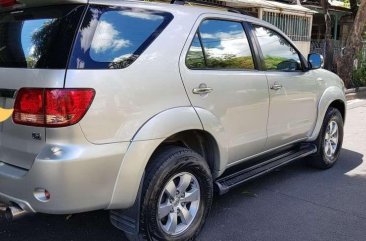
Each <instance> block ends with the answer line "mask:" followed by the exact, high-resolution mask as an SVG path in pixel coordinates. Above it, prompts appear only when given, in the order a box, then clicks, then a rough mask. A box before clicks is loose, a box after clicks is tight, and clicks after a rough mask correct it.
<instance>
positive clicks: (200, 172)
mask: <svg viewBox="0 0 366 241" xmlns="http://www.w3.org/2000/svg"><path fill="white" fill-rule="evenodd" d="M146 174H147V176H146V179H145V181H144V186H143V199H142V206H141V219H140V222H141V223H140V224H141V231H142V233H143V235H144V236H145V238H147V239H148V240H174V241H186V240H193V239H194V238H195V237H196V236H197V235H198V233H199V231H200V230H201V229H202V226H203V224H204V222H205V220H206V217H207V215H208V212H209V210H210V207H211V202H212V196H213V180H212V176H211V172H210V169H209V167H208V165H207V163H206V161H205V160H204V159H203V157H201V156H200V155H199V154H197V153H195V152H194V151H192V150H190V149H187V148H182V147H167V148H165V149H163V150H162V151H160V152H159V153H157V154H156V155H155V156H154V157H153V160H151V164H150V165H149V166H148V169H147V173H146Z"/></svg>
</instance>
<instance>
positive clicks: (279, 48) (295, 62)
mask: <svg viewBox="0 0 366 241" xmlns="http://www.w3.org/2000/svg"><path fill="white" fill-rule="evenodd" d="M254 30H255V34H256V36H257V39H258V42H259V45H260V47H261V49H262V53H263V56H264V63H265V65H266V69H267V70H278V71H288V72H292V71H298V70H301V69H302V66H301V61H300V57H299V54H298V53H297V51H296V50H295V49H294V48H293V47H292V46H291V44H290V43H289V42H287V41H286V40H285V39H284V38H283V37H281V36H280V35H279V34H277V33H276V32H274V31H272V30H270V29H267V28H264V27H260V26H254Z"/></svg>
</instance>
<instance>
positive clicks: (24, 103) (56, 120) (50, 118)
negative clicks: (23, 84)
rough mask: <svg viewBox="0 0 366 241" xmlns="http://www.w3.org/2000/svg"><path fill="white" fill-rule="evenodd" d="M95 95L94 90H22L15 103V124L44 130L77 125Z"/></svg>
mask: <svg viewBox="0 0 366 241" xmlns="http://www.w3.org/2000/svg"><path fill="white" fill-rule="evenodd" d="M94 96H95V90H94V89H40V88H22V89H20V90H19V92H18V94H17V97H16V100H15V104H14V112H13V121H14V123H16V124H20V125H29V126H42V127H65V126H70V125H74V124H76V123H78V122H79V121H80V120H81V119H82V118H83V117H84V115H85V114H86V112H87V111H88V109H89V107H90V105H91V104H92V102H93V99H94Z"/></svg>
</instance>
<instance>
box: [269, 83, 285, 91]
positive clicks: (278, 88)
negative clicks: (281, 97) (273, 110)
mask: <svg viewBox="0 0 366 241" xmlns="http://www.w3.org/2000/svg"><path fill="white" fill-rule="evenodd" d="M282 87H283V86H282V85H280V84H279V83H277V82H275V83H274V84H273V85H272V86H271V90H280V89H282Z"/></svg>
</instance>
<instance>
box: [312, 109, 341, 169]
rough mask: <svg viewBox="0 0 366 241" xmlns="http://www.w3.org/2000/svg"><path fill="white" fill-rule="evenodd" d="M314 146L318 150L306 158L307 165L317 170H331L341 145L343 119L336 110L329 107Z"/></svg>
mask: <svg viewBox="0 0 366 241" xmlns="http://www.w3.org/2000/svg"><path fill="white" fill-rule="evenodd" d="M314 144H315V145H316V146H317V149H318V150H317V152H316V153H315V154H314V155H312V156H310V157H309V158H308V161H309V164H310V165H312V166H313V167H316V168H319V169H328V168H331V167H332V166H333V165H334V164H335V163H336V162H337V160H338V158H339V154H340V152H341V149H342V144H343V117H342V115H341V113H340V111H339V110H338V109H336V108H333V107H329V109H328V110H327V112H326V114H325V117H324V120H323V125H322V128H321V130H320V133H319V136H318V138H317V140H316V141H315V142H314Z"/></svg>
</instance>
